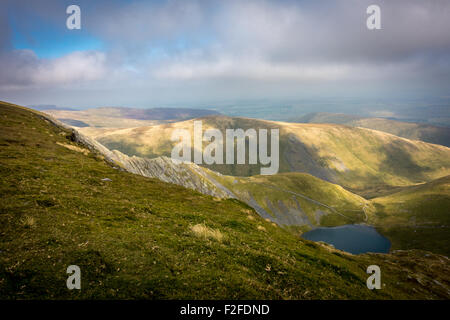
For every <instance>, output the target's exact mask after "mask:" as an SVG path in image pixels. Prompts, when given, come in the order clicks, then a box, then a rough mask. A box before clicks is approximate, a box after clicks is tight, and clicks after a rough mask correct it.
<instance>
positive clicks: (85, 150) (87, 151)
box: [56, 142, 89, 156]
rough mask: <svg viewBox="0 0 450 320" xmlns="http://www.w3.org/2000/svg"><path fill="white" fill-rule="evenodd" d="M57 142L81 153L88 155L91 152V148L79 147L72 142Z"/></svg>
mask: <svg viewBox="0 0 450 320" xmlns="http://www.w3.org/2000/svg"><path fill="white" fill-rule="evenodd" d="M56 144H57V145H60V146H61V147H64V148H67V149H69V150H72V151H76V152H80V153H82V154H84V155H86V156H87V155H88V154H89V150H88V149H85V148H81V147H77V146H74V145H72V144H68V143H61V142H56Z"/></svg>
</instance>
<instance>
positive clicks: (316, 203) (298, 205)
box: [211, 172, 368, 230]
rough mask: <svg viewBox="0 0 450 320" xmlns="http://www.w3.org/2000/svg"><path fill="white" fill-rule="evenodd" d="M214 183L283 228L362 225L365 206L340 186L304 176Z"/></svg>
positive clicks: (224, 178)
mask: <svg viewBox="0 0 450 320" xmlns="http://www.w3.org/2000/svg"><path fill="white" fill-rule="evenodd" d="M211 175H214V177H215V179H216V180H217V181H219V182H220V183H221V184H223V185H224V186H226V187H227V188H228V189H229V190H231V191H232V192H233V194H234V195H236V197H238V198H239V199H240V200H242V201H244V202H246V203H247V204H249V205H250V206H252V207H254V208H255V210H256V211H257V212H258V213H259V214H260V215H261V216H262V217H264V218H268V219H270V220H271V221H274V222H276V223H277V224H279V225H282V226H283V225H284V226H301V227H302V230H309V229H311V228H313V227H316V226H336V225H341V224H348V223H357V222H363V221H364V220H365V214H364V208H365V207H366V206H367V205H368V202H367V201H366V200H365V199H364V198H362V197H360V196H358V195H355V194H353V193H351V192H349V191H347V190H345V189H344V188H342V187H341V186H338V185H335V184H332V183H329V182H326V181H323V180H320V179H319V178H316V177H314V176H311V175H309V174H305V173H296V172H292V173H281V174H276V175H269V176H253V177H246V178H242V177H232V176H222V175H217V174H214V173H212V172H211Z"/></svg>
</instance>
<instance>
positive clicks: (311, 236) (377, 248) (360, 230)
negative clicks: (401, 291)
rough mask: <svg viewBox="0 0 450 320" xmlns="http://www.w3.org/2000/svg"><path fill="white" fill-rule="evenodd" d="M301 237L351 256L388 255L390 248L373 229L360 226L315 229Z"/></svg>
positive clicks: (389, 243)
mask: <svg viewBox="0 0 450 320" xmlns="http://www.w3.org/2000/svg"><path fill="white" fill-rule="evenodd" d="M302 237H303V238H304V239H307V240H312V241H323V242H325V243H328V244H331V245H333V246H334V247H335V248H336V249H339V250H343V251H347V252H350V253H353V254H360V253H366V252H377V253H388V252H389V249H390V248H391V242H390V241H389V240H388V239H387V238H385V237H383V236H382V235H381V234H379V233H378V231H377V230H375V228H374V227H371V226H367V225H361V224H348V225H343V226H339V227H330V228H325V227H321V228H316V229H313V230H311V231H308V232H306V233H304V234H303V235H302Z"/></svg>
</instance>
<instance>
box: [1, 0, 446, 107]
mask: <svg viewBox="0 0 450 320" xmlns="http://www.w3.org/2000/svg"><path fill="white" fill-rule="evenodd" d="M69 2H70V1H69ZM69 2H67V3H68V4H71V3H69ZM8 3H9V7H8V10H9V12H12V15H14V16H17V17H21V15H24V16H26V18H27V19H21V21H24V22H23V23H22V24H21V30H20V31H21V32H22V33H25V34H28V33H29V34H31V33H32V31H34V30H35V29H34V28H36V27H37V26H39V20H38V19H45V21H50V22H52V23H53V24H54V27H55V28H64V27H65V17H66V14H65V10H64V4H65V2H64V3H63V2H60V1H57V4H55V3H56V2H55V1H51V0H43V1H39V2H32V3H30V2H29V1H21V0H17V1H9V2H8ZM77 3H79V5H80V7H81V10H82V28H83V30H84V31H85V32H88V33H89V35H90V36H92V37H94V38H96V39H99V40H100V41H101V42H102V43H103V44H104V46H103V49H102V50H103V51H77V52H72V53H71V54H69V55H65V56H62V57H59V58H53V59H40V58H38V57H37V56H36V55H35V54H34V53H33V52H32V51H30V50H14V49H13V48H12V47H11V38H12V35H13V30H11V29H10V28H8V25H7V24H6V25H5V21H6V19H0V26H2V25H5V26H4V28H3V27H2V28H0V48H4V49H3V50H0V70H2V72H1V73H0V90H1V89H2V88H3V90H7V89H12V88H14V89H16V90H19V89H20V90H27V88H30V87H33V88H35V87H39V88H41V89H42V90H44V89H45V88H48V91H47V92H50V91H49V90H50V89H51V90H53V91H52V92H54V91H55V90H58V88H60V87H61V88H62V87H64V88H65V89H67V88H69V89H70V88H72V86H73V88H75V87H76V88H77V90H74V91H76V94H77V95H79V93H80V91H79V90H78V87H79V86H80V85H81V86H82V85H84V86H85V87H89V90H90V91H89V92H90V93H92V92H93V91H94V90H96V92H101V96H97V97H95V100H101V99H107V98H106V97H113V96H117V94H118V92H120V94H121V96H123V97H124V98H123V99H126V97H129V99H135V100H136V101H145V99H148V100H150V99H175V98H176V99H177V100H181V101H182V100H183V98H184V97H189V98H191V97H193V96H194V97H195V96H198V97H201V96H206V95H207V96H208V98H209V99H213V98H214V95H216V97H217V98H218V99H220V98H221V97H223V96H227V95H228V96H229V95H234V96H236V97H239V96H249V95H250V94H252V95H254V96H255V97H258V98H260V97H261V95H267V96H282V95H286V96H295V95H300V94H304V93H305V92H307V91H308V90H309V88H312V87H313V89H314V90H310V91H314V92H319V93H320V92H323V93H324V94H328V92H329V88H330V86H333V88H334V92H340V93H341V94H342V95H346V94H358V93H359V92H369V91H372V92H375V93H376V94H383V92H384V93H387V92H389V93H392V92H394V91H396V89H399V90H398V91H402V92H409V93H410V94H418V93H419V92H420V93H423V92H433V93H434V92H438V91H440V94H441V95H448V87H449V84H450V37H449V36H448V30H450V19H448V17H449V16H450V2H449V1H448V0H435V1H421V0H398V1H391V0H377V1H376V3H377V4H378V5H379V6H380V7H381V19H382V23H381V24H382V30H376V31H369V30H368V29H367V28H366V18H367V14H366V8H367V6H369V5H371V4H373V1H371V0H346V1H339V0H336V1H331V0H330V1H294V0H283V1H280V0H273V1H269V0H257V1H256V0H247V1H238V0H227V1H219V0H211V1H201V0H190V1H188V0H171V1H153V2H152V1H118V0H111V1H95V4H94V2H92V1H86V0H80V1H78V2H77ZM0 6H1V5H0ZM1 11H2V10H0V12H1ZM3 12H4V11H3ZM30 12H31V13H32V14H31V13H30ZM25 13H26V15H25ZM0 18H1V17H0ZM33 19H36V20H33ZM250 87H251V88H252V90H249V89H248V88H250ZM300 87H301V88H308V90H306V89H305V90H299V88H300ZM356 87H357V88H359V89H360V90H359V91H358V90H355V88H356ZM21 88H22V89H21ZM418 88H420V89H421V90H418ZM400 89H401V90H400ZM41 92H44V91H41ZM105 93H107V94H105ZM42 94H43V93H42ZM37 98H39V97H37ZM73 99H75V100H76V99H80V98H77V97H76V96H75V94H73ZM115 101H116V100H112V98H111V100H105V102H104V103H105V104H107V103H111V102H115ZM131 103H132V101H131Z"/></svg>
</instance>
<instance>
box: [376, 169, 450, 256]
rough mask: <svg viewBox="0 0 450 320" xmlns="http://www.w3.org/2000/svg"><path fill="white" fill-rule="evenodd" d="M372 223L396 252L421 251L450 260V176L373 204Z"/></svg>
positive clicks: (379, 199)
mask: <svg viewBox="0 0 450 320" xmlns="http://www.w3.org/2000/svg"><path fill="white" fill-rule="evenodd" d="M372 203H373V204H374V206H375V211H373V214H371V215H370V219H369V221H370V222H371V223H373V224H375V225H378V226H380V227H379V228H380V230H381V231H382V232H383V234H385V235H387V236H388V237H389V238H390V239H391V240H392V243H393V249H398V248H402V249H410V248H421V249H426V250H430V251H433V252H438V253H442V254H445V255H447V256H450V230H449V228H450V212H449V208H450V176H447V177H444V178H440V179H437V180H434V181H432V182H429V183H425V184H422V185H418V186H412V187H408V188H407V189H405V190H402V191H400V192H397V193H394V194H391V195H389V196H385V197H380V198H375V199H373V200H372Z"/></svg>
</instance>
